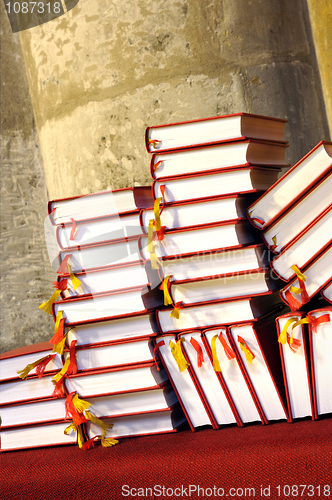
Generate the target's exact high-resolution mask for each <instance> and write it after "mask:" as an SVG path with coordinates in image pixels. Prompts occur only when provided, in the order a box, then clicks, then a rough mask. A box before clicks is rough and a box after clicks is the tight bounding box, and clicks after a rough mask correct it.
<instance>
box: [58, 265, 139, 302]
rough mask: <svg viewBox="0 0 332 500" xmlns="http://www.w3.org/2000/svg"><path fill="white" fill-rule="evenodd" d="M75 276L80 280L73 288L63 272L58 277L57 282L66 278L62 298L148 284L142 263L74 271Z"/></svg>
mask: <svg viewBox="0 0 332 500" xmlns="http://www.w3.org/2000/svg"><path fill="white" fill-rule="evenodd" d="M75 276H76V278H78V279H79V280H80V286H79V287H78V288H74V286H73V283H72V280H71V279H70V278H69V277H68V276H67V277H66V275H65V274H64V275H61V277H58V282H59V281H61V279H63V278H65V279H66V278H67V288H66V290H64V291H63V293H62V296H63V298H68V297H78V296H81V295H86V294H95V293H101V292H108V291H114V290H121V289H122V288H135V287H143V286H145V285H147V284H148V276H147V273H146V271H145V267H144V265H143V263H138V264H128V265H122V266H118V267H116V266H113V267H104V268H102V269H98V270H96V271H91V270H90V271H86V272H85V273H76V274H75Z"/></svg>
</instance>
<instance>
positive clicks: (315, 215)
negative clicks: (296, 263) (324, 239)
mask: <svg viewBox="0 0 332 500" xmlns="http://www.w3.org/2000/svg"><path fill="white" fill-rule="evenodd" d="M331 191H332V171H331V172H330V173H329V174H328V175H326V176H325V177H323V179H321V180H320V181H319V182H317V184H315V186H314V187H313V188H311V189H310V190H309V191H308V192H307V193H305V195H304V196H302V197H301V198H300V199H299V200H297V201H296V202H295V203H294V204H293V205H292V206H290V207H289V208H288V209H287V210H286V211H285V212H283V213H282V215H281V216H280V217H279V218H277V220H276V221H275V222H274V223H273V224H272V225H271V226H269V227H268V228H267V229H266V230H264V231H263V232H262V238H263V241H264V243H265V244H266V246H267V247H268V248H269V249H270V250H271V251H272V252H273V253H276V254H278V253H280V252H282V251H283V250H284V249H285V248H287V247H288V246H290V245H291V244H292V243H293V242H294V241H295V240H296V239H297V238H298V237H300V236H302V234H303V233H305V232H306V231H307V230H308V229H310V228H311V226H312V225H313V224H315V223H316V221H318V220H320V218H321V217H322V216H323V215H325V214H326V213H327V212H328V211H329V210H331V205H332V204H331V200H330V193H331Z"/></svg>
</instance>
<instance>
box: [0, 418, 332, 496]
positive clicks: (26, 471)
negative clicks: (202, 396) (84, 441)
mask: <svg viewBox="0 0 332 500" xmlns="http://www.w3.org/2000/svg"><path fill="white" fill-rule="evenodd" d="M331 424H332V419H331V418H325V419H322V420H319V421H317V422H312V421H309V420H304V421H298V422H295V423H293V424H287V423H273V424H270V425H267V426H262V425H260V424H257V425H250V426H247V427H244V428H238V427H227V428H224V429H220V430H218V431H216V430H212V429H204V430H199V431H197V432H195V433H192V432H191V431H189V430H185V431H181V432H179V433H176V434H163V435H158V436H145V437H138V438H130V439H122V440H121V441H120V443H119V444H118V445H116V446H114V447H113V448H102V447H101V446H100V445H97V446H96V447H95V448H93V449H92V450H88V451H82V450H80V449H79V448H78V447H77V446H63V447H53V448H40V449H35V450H24V451H16V452H8V453H3V454H1V455H0V461H1V476H2V478H1V498H2V499H7V498H8V499H11V500H16V499H20V500H22V499H23V500H29V499H34V500H48V499H52V500H53V499H60V498H61V499H63V500H68V499H76V498H79V499H88V500H89V499H97V500H100V499H101V500H103V499H107V500H118V499H121V498H129V499H131V498H147V499H148V498H162V499H165V498H208V497H209V498H222V497H221V496H220V494H221V493H222V490H219V496H218V494H215V495H213V494H212V495H210V493H212V492H213V487H214V486H215V487H216V488H217V489H218V488H223V489H224V496H225V497H226V494H227V495H228V497H229V498H231V497H233V498H252V499H256V500H257V499H261V498H270V499H284V498H294V496H297V497H298V498H314V499H315V500H317V499H318V498H319V499H321V498H332V495H331V494H330V496H327V495H323V491H324V485H330V488H331V489H330V491H332V484H331V483H332V473H331V470H332V467H331V464H332V437H331ZM301 484H302V485H304V484H306V485H312V486H313V487H314V488H315V490H314V495H312V494H310V495H308V494H307V493H308V492H309V493H310V492H311V493H312V491H313V490H312V489H307V490H306V491H305V492H304V494H303V495H302V496H301V494H300V493H301V490H299V493H298V495H291V494H290V495H287V493H288V489H287V488H286V489H285V493H286V495H284V494H283V491H284V490H283V488H284V486H285V485H290V486H292V485H301ZM124 485H128V488H125V489H122V487H123V486H124ZM155 485H160V486H161V487H162V486H164V487H165V490H164V493H165V494H163V495H162V494H161V495H160V494H159V493H161V492H162V490H160V489H157V490H156V489H155V490H154V491H153V488H154V487H155ZM189 485H193V486H196V487H197V488H198V486H200V488H203V489H205V490H204V493H205V496H203V490H199V493H200V494H199V495H198V492H197V491H196V493H195V492H193V490H192V493H191V497H190V496H189V493H190V492H189V489H188V488H189ZM278 485H281V489H279V490H278V489H277V488H276V487H277V486H278ZM269 486H270V495H269V496H266V495H265V496H264V495H262V494H261V487H263V488H268V487H269ZM318 486H320V495H318V491H319V490H318ZM181 487H183V489H182V490H181ZM133 488H134V489H133ZM138 488H144V489H146V488H152V493H154V495H153V494H152V495H150V491H147V494H146V495H145V494H144V495H142V494H141V495H139V494H140V493H143V491H142V490H138ZM167 488H168V490H167ZM176 488H180V489H179V490H176ZM208 488H211V491H210V490H209V489H208ZM230 488H235V489H234V490H230ZM245 488H254V489H255V495H253V494H252V493H253V491H251V496H250V495H249V490H247V494H246V496H245ZM129 489H132V493H133V494H129V495H127V493H129ZM172 489H173V490H174V492H175V493H174V495H173V496H170V495H171V493H172ZM236 490H238V493H236ZM183 491H184V492H186V493H187V496H186V495H185V494H184V493H182V492H183ZM216 491H217V490H215V492H216ZM279 491H280V492H281V494H280V496H279V495H278V492H279ZM293 491H295V490H293ZM326 491H327V490H325V492H326ZM123 493H124V494H125V495H123ZM144 493H145V492H144ZM178 493H182V496H180V495H178V496H176V495H177V494H178ZM265 493H268V490H265Z"/></svg>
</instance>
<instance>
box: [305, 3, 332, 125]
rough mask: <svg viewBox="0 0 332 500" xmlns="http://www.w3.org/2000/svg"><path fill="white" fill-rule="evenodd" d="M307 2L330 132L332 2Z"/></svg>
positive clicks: (331, 110) (331, 119)
mask: <svg viewBox="0 0 332 500" xmlns="http://www.w3.org/2000/svg"><path fill="white" fill-rule="evenodd" d="M307 4H308V8H309V15H310V26H311V30H312V33H313V39H314V44H315V50H316V55H317V60H318V67H319V74H320V78H321V81H322V88H323V95H324V103H325V108H326V114H327V119H328V123H329V127H330V134H332V84H331V82H332V34H331V27H332V3H331V2H330V1H326V0H307Z"/></svg>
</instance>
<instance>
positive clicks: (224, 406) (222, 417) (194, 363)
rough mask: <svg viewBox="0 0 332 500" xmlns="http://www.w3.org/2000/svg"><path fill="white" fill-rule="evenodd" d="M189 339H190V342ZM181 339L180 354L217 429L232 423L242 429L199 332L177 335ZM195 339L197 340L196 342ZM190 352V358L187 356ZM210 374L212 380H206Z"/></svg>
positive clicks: (230, 398) (229, 397) (225, 388)
mask: <svg viewBox="0 0 332 500" xmlns="http://www.w3.org/2000/svg"><path fill="white" fill-rule="evenodd" d="M189 337H191V338H190V341H189ZM181 338H182V339H183V340H184V342H183V343H182V344H181V348H182V352H183V354H184V356H185V357H186V359H187V362H188V363H190V368H191V370H192V374H193V377H195V380H196V383H197V386H198V388H199V391H200V392H201V394H202V397H203V398H204V400H205V402H206V406H207V408H208V411H209V412H210V413H211V415H212V417H213V418H214V419H215V421H216V423H217V425H218V427H219V426H220V425H228V424H233V423H236V424H237V425H238V426H239V427H242V426H243V423H242V421H241V419H240V417H239V414H238V412H237V410H236V407H235V405H234V402H233V400H232V397H231V395H230V393H229V391H228V389H227V386H226V385H225V384H224V383H222V382H221V380H220V379H217V378H215V374H216V372H215V371H214V370H213V366H212V362H211V361H210V358H209V357H208V353H207V349H206V345H205V343H204V342H203V339H202V337H201V332H200V331H196V332H195V331H193V332H187V333H185V334H182V335H181V334H180V335H178V339H181ZM197 338H198V339H199V340H197ZM197 350H198V351H197ZM190 352H191V356H190V354H189V353H190ZM199 358H201V365H200V362H199ZM211 372H213V373H212V377H213V378H212V379H211V378H206V374H209V375H211ZM215 381H217V384H215V385H213V382H215ZM218 384H219V386H220V387H219V386H218ZM216 389H217V391H218V390H221V393H220V394H219V391H218V393H216V392H215V390H216Z"/></svg>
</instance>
